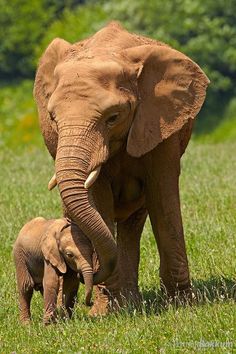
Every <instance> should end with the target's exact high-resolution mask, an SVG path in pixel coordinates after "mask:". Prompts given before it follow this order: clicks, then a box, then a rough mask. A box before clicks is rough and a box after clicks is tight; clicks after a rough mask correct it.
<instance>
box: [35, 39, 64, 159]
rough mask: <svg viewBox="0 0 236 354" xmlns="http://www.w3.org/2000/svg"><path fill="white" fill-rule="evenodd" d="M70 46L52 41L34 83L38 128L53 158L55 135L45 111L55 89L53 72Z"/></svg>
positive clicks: (61, 40) (59, 40) (57, 40)
mask: <svg viewBox="0 0 236 354" xmlns="http://www.w3.org/2000/svg"><path fill="white" fill-rule="evenodd" d="M70 47H71V44H70V43H68V42H66V41H64V40H63V39H60V38H56V39H54V40H53V41H52V42H51V43H50V44H49V46H48V47H47V49H46V50H45V52H44V54H43V56H42V57H41V59H40V62H39V66H38V70H37V73H36V77H35V83H34V98H35V101H36V103H37V106H38V114H39V121H40V128H41V131H42V134H43V136H44V139H45V143H46V145H47V148H48V150H49V152H50V154H51V155H52V156H53V157H54V158H55V155H56V144H55V143H54V142H55V141H57V133H56V131H55V129H54V128H53V126H52V125H51V120H50V118H49V113H48V110H47V105H48V101H49V99H50V97H51V95H52V93H53V92H54V90H55V88H56V84H57V82H56V79H55V76H54V70H55V67H56V66H57V64H59V63H60V62H61V61H63V59H64V57H65V55H66V53H67V51H68V50H69V48H70Z"/></svg>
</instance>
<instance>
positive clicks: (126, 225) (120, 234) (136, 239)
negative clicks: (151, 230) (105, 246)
mask: <svg viewBox="0 0 236 354" xmlns="http://www.w3.org/2000/svg"><path fill="white" fill-rule="evenodd" d="M146 218H147V210H146V208H141V209H139V210H138V211H136V212H135V213H134V214H133V215H131V216H130V217H129V218H128V219H127V220H126V221H124V222H118V224H117V246H118V271H119V277H120V287H121V295H122V299H123V303H124V304H126V303H127V302H131V303H133V304H136V305H139V303H140V300H141V295H140V293H139V289H138V267H139V258H140V238H141V234H142V231H143V227H144V224H145V220H146Z"/></svg>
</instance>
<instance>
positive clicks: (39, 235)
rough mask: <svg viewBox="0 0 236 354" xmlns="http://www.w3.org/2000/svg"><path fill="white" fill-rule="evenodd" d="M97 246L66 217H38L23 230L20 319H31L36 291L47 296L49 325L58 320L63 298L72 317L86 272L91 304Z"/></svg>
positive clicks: (17, 248) (18, 257)
mask: <svg viewBox="0 0 236 354" xmlns="http://www.w3.org/2000/svg"><path fill="white" fill-rule="evenodd" d="M92 254H93V247H92V244H91V242H90V241H89V239H88V238H87V237H86V236H84V234H83V233H82V232H81V231H80V230H79V229H78V227H77V226H76V225H72V224H69V223H68V221H67V220H66V219H56V220H46V219H44V218H41V217H38V218H35V219H33V220H31V221H30V222H28V223H27V224H26V225H25V226H24V227H23V228H22V229H21V231H20V233H19V235H18V238H17V240H16V242H15V244H14V250H13V255H14V261H15V266H16V277H17V286H18V291H19V303H20V320H21V321H22V322H23V323H27V322H29V321H30V317H31V315H30V302H31V298H32V295H33V290H40V292H41V293H42V295H43V296H44V317H43V321H44V323H45V324H48V323H50V322H51V321H54V320H55V316H56V313H55V310H56V306H57V304H58V300H59V301H60V298H61V300H62V304H60V305H63V307H64V308H65V309H66V311H67V314H68V315H69V317H71V315H72V309H73V307H74V304H75V301H76V297H77V291H78V287H79V282H80V275H79V273H82V275H83V279H84V282H85V289H86V304H87V305H90V300H91V296H92V287H93V270H92Z"/></svg>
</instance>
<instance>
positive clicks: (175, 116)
mask: <svg viewBox="0 0 236 354" xmlns="http://www.w3.org/2000/svg"><path fill="white" fill-rule="evenodd" d="M123 55H124V56H125V58H126V60H127V59H128V61H129V62H131V63H132V64H134V65H135V68H136V71H137V73H138V74H137V80H138V93H139V99H140V101H139V104H138V106H137V109H136V113H135V117H134V121H133V123H132V126H131V128H130V132H129V136H128V141H127V151H128V153H129V154H130V155H131V156H134V157H140V156H142V155H144V154H146V153H147V152H149V151H150V150H152V149H154V148H155V147H156V146H157V145H158V144H160V143H161V142H162V141H163V140H164V139H167V138H168V137H170V136H171V135H172V134H174V133H176V132H177V131H179V130H180V129H181V128H182V127H183V126H184V124H186V123H187V121H188V120H189V119H194V118H195V117H196V115H197V114H198V112H199V110H200V108H201V106H202V104H203V102H204V99H205V95H206V88H207V85H208V84H209V80H208V78H207V77H206V75H205V74H204V72H203V71H202V70H201V69H200V67H199V66H198V65H197V64H196V63H194V62H193V61H192V60H191V59H190V58H188V57H187V56H185V55H184V54H182V53H180V52H178V51H177V50H174V49H172V48H170V47H168V46H158V45H143V46H139V47H134V48H129V49H126V50H124V51H123Z"/></svg>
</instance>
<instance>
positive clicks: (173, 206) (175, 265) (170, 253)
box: [144, 135, 191, 297]
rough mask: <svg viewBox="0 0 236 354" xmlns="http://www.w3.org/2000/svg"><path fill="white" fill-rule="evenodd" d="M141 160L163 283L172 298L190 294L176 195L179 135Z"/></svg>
mask: <svg viewBox="0 0 236 354" xmlns="http://www.w3.org/2000/svg"><path fill="white" fill-rule="evenodd" d="M144 163H145V168H146V171H148V174H147V178H146V197H147V207H148V212H149V215H150V219H151V224H152V228H153V232H154V234H155V238H156V241H157V245H158V249H159V253H160V277H161V282H162V285H164V287H165V288H166V290H167V293H168V295H170V296H171V297H173V296H175V295H176V294H178V293H184V294H186V293H187V294H188V295H191V292H190V278H189V269H188V261H187V255H186V249H185V241H184V233H183V226H182V218H181V210H180V198H179V174H180V148H179V141H178V136H177V135H175V136H174V137H172V138H169V139H167V140H166V141H164V142H162V143H161V144H160V145H159V146H158V147H157V148H156V149H154V150H153V151H152V152H151V153H150V154H148V155H147V156H146V157H144Z"/></svg>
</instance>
